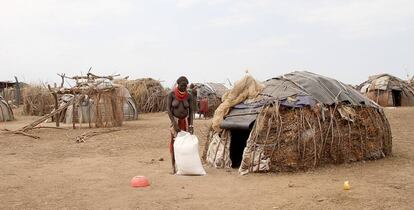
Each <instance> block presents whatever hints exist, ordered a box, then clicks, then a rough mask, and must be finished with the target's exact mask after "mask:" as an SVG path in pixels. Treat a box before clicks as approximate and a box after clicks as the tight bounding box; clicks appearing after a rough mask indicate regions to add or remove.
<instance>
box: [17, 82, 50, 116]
mask: <svg viewBox="0 0 414 210" xmlns="http://www.w3.org/2000/svg"><path fill="white" fill-rule="evenodd" d="M22 98H23V115H29V116H43V115H45V114H48V113H50V112H51V111H52V110H53V105H54V101H53V96H52V95H51V94H50V91H49V90H48V89H47V88H46V87H45V86H44V85H41V84H36V85H27V86H25V87H24V88H23V89H22Z"/></svg>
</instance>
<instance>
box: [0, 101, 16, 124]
mask: <svg viewBox="0 0 414 210" xmlns="http://www.w3.org/2000/svg"><path fill="white" fill-rule="evenodd" d="M11 120H14V115H13V110H12V109H11V107H10V106H9V104H8V103H7V101H6V100H4V99H3V97H2V96H0V122H4V121H11Z"/></svg>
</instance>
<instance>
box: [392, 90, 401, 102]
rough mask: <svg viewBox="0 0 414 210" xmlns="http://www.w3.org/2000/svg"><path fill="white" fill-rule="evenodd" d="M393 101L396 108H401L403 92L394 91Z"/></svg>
mask: <svg viewBox="0 0 414 210" xmlns="http://www.w3.org/2000/svg"><path fill="white" fill-rule="evenodd" d="M392 101H393V102H394V106H401V91H400V90H392Z"/></svg>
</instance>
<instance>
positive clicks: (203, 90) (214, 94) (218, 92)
mask: <svg viewBox="0 0 414 210" xmlns="http://www.w3.org/2000/svg"><path fill="white" fill-rule="evenodd" d="M194 85H195V87H196V88H197V102H198V108H201V107H202V104H201V103H202V101H203V100H207V107H206V108H207V110H208V111H207V114H206V116H208V117H211V116H213V115H214V111H215V110H216V109H217V107H218V106H219V105H220V104H221V98H222V97H223V95H224V94H225V93H226V91H227V90H228V88H227V87H226V86H224V84H221V83H214V82H207V83H194Z"/></svg>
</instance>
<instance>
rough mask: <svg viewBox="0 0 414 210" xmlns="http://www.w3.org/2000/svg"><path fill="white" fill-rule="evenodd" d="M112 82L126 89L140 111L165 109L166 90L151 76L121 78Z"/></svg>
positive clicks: (147, 111) (160, 110)
mask: <svg viewBox="0 0 414 210" xmlns="http://www.w3.org/2000/svg"><path fill="white" fill-rule="evenodd" d="M114 82H115V83H116V84H121V85H123V86H124V87H126V88H127V89H128V91H129V92H130V94H131V96H132V98H134V100H135V102H136V104H137V106H138V109H139V110H140V112H142V113H149V112H162V111H165V110H166V107H167V106H166V104H167V91H166V90H165V89H164V87H163V86H162V85H161V83H160V81H158V80H155V79H152V78H143V79H136V80H126V79H122V80H115V81H114Z"/></svg>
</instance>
